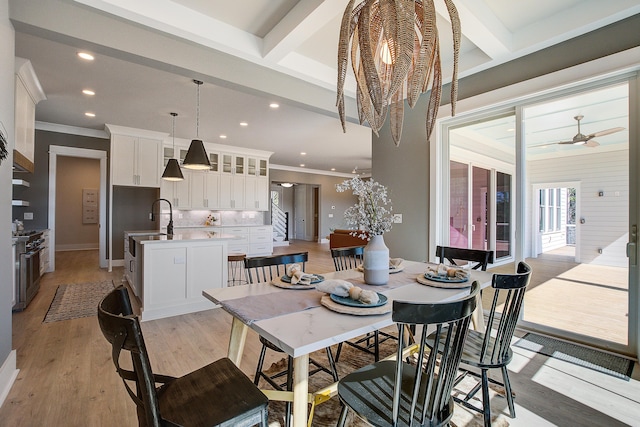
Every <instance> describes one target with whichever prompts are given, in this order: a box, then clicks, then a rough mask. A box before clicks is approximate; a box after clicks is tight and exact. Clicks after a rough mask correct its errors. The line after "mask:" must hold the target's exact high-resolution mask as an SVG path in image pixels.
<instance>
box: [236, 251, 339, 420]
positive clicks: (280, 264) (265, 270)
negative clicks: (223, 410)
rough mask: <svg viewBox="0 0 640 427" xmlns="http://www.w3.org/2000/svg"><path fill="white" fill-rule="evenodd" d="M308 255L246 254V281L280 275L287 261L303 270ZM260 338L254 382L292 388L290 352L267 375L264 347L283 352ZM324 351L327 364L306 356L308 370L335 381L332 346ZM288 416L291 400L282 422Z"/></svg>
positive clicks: (259, 281) (261, 280) (263, 280)
mask: <svg viewBox="0 0 640 427" xmlns="http://www.w3.org/2000/svg"><path fill="white" fill-rule="evenodd" d="M308 259H309V253H308V252H300V253H293V254H282V255H272V256H263V257H251V258H245V259H244V267H245V271H246V273H247V281H248V282H249V283H251V284H253V283H264V282H269V281H271V280H276V279H278V278H280V277H282V275H284V274H285V273H286V271H287V266H288V265H290V264H300V265H301V267H302V270H303V271H304V268H305V265H306V262H307V260H308ZM260 342H261V343H262V349H261V350H260V357H259V358H258V365H257V366H256V374H255V377H254V384H255V385H258V384H259V382H260V378H263V379H264V380H265V381H267V382H268V383H269V384H271V386H272V387H273V388H275V389H276V390H284V389H286V390H288V391H291V390H292V389H293V357H291V356H288V357H287V369H286V370H284V371H281V372H278V373H276V374H274V375H267V374H266V373H265V372H264V371H263V365H264V359H265V356H266V352H267V349H271V350H273V351H276V352H279V353H284V352H283V351H282V349H280V348H279V347H278V346H277V345H275V344H273V343H272V342H271V341H269V340H267V339H266V338H263V337H260ZM326 351H327V359H328V361H329V367H328V368H327V367H325V366H323V365H321V364H320V363H318V362H317V361H315V360H313V359H311V358H309V364H311V365H312V366H313V368H312V369H310V370H309V375H313V374H316V373H318V372H325V373H327V374H329V375H331V376H332V377H333V379H334V381H338V371H337V369H336V366H335V361H334V358H333V354H332V353H331V348H329V347H327V348H326ZM285 375H286V382H285V383H284V384H281V383H278V382H276V381H277V379H278V378H281V377H283V376H285ZM290 419H291V402H286V410H285V424H286V425H287V426H288V425H289V424H290Z"/></svg>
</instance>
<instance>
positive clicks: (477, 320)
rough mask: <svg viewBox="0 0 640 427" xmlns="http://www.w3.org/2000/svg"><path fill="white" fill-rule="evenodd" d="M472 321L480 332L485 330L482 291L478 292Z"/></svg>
mask: <svg viewBox="0 0 640 427" xmlns="http://www.w3.org/2000/svg"><path fill="white" fill-rule="evenodd" d="M471 323H472V324H473V330H475V331H478V332H484V331H485V328H486V327H485V324H484V309H483V308H482V292H478V295H476V309H475V310H473V313H472V314H471Z"/></svg>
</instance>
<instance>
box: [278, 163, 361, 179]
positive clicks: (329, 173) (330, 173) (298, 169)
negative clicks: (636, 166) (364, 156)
mask: <svg viewBox="0 0 640 427" xmlns="http://www.w3.org/2000/svg"><path fill="white" fill-rule="evenodd" d="M269 169H275V170H281V171H289V172H301V173H310V174H314V175H327V176H339V177H341V178H353V177H354V176H356V175H355V174H352V173H344V172H333V171H323V170H320V169H309V168H301V167H298V166H285V165H276V164H273V163H271V164H270V165H269Z"/></svg>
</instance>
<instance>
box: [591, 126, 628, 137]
mask: <svg viewBox="0 0 640 427" xmlns="http://www.w3.org/2000/svg"><path fill="white" fill-rule="evenodd" d="M621 130H624V128H621V127H617V128H611V129H605V130H601V131H600V132H595V133H592V134H591V135H589V138H596V137H598V136H604V135H609V134H611V133H616V132H620V131H621Z"/></svg>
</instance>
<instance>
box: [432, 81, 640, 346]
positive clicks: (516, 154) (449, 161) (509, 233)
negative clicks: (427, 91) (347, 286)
mask: <svg viewBox="0 0 640 427" xmlns="http://www.w3.org/2000/svg"><path fill="white" fill-rule="evenodd" d="M637 80H638V78H637V77H634V78H632V79H631V82H632V84H629V83H628V81H627V80H624V79H620V80H618V81H612V82H610V83H608V84H605V83H601V84H597V83H592V84H590V85H589V86H585V87H584V88H582V89H581V90H577V89H575V88H574V89H572V90H570V91H569V90H567V91H564V92H559V93H557V94H554V95H544V96H540V97H538V98H536V99H535V100H533V99H532V100H529V101H527V102H524V101H521V102H520V103H514V104H513V106H512V109H509V108H507V109H505V108H502V109H501V110H500V111H498V110H496V112H495V113H492V112H487V111H484V112H482V113H479V114H478V115H476V116H472V115H469V116H468V117H466V118H464V117H456V118H455V119H451V120H450V121H449V122H448V123H446V124H445V125H444V127H443V129H444V130H445V131H444V132H443V135H444V137H443V141H442V142H441V144H442V146H441V152H442V153H444V156H443V159H442V163H440V167H441V169H440V171H441V173H443V174H444V176H443V177H442V178H441V179H439V182H441V183H442V187H441V189H440V190H439V194H440V196H439V197H441V198H442V199H443V201H444V200H446V201H447V202H448V203H446V204H443V205H442V207H441V209H440V210H439V214H438V218H441V220H439V221H441V225H436V227H435V228H436V230H443V231H444V230H445V229H446V230H448V232H445V233H442V235H441V236H440V238H439V242H438V244H445V245H450V246H458V247H467V248H476V249H490V250H493V251H494V252H495V263H494V265H493V266H492V267H491V269H492V271H494V272H505V273H512V272H513V271H514V270H515V265H516V263H517V262H518V261H519V260H525V261H526V262H528V263H529V264H530V265H531V266H532V268H533V275H532V282H531V284H530V286H529V287H528V290H527V293H526V296H525V302H524V309H523V319H522V321H521V324H522V325H524V326H526V327H528V328H531V329H534V330H538V331H541V332H545V333H548V334H552V335H556V336H560V337H563V338H567V339H571V340H575V341H578V342H585V343H588V344H593V345H596V346H599V347H603V348H607V349H611V350H614V351H619V352H623V353H629V354H634V353H636V352H637V347H638V337H637V335H638V327H639V325H638V324H639V323H640V322H639V320H638V305H639V303H638V299H639V296H638V290H637V289H636V287H637V285H638V284H637V282H638V271H637V270H638V267H637V259H636V258H637V257H638V246H637V243H638V242H637V241H636V240H637V232H636V233H634V232H633V231H632V232H631V233H630V230H637V226H638V225H640V224H639V221H638V218H637V217H638V212H639V211H640V208H638V209H636V208H635V205H634V201H635V204H637V205H638V206H640V200H639V199H640V196H639V195H638V187H639V186H638V182H636V181H637V177H638V175H640V174H638V173H636V172H635V171H634V168H635V167H637V166H636V165H637V164H638V162H639V160H638V159H640V152H639V151H640V150H638V147H635V146H632V145H630V128H631V129H633V126H634V124H632V123H630V120H629V116H630V114H629V105H634V103H633V102H631V101H630V93H631V97H638V93H637V92H639V91H640V89H638V87H639V86H640V84H638V83H637ZM634 88H635V89H634ZM634 91H635V92H634ZM639 114H640V113H638V112H636V116H635V117H636V119H638V118H640V115H639ZM516 117H517V118H518V120H516ZM578 126H579V127H578ZM445 162H446V163H445ZM632 177H635V178H632ZM516 218H517V219H518V221H516ZM445 221H446V222H445ZM443 226H444V227H443ZM628 244H629V245H628ZM628 253H629V254H631V255H632V256H631V258H628V257H627V254H628ZM634 284H635V285H634ZM630 285H631V286H630Z"/></svg>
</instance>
